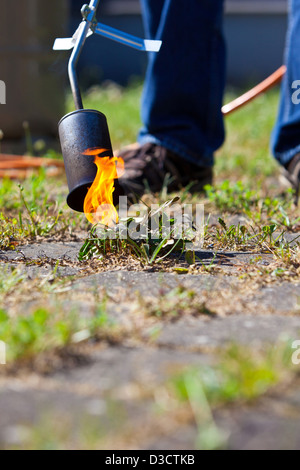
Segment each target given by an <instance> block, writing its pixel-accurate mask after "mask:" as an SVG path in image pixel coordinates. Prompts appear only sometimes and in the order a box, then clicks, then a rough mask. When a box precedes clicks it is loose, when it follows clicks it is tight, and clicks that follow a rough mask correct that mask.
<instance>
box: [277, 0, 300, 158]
mask: <svg viewBox="0 0 300 470" xmlns="http://www.w3.org/2000/svg"><path fill="white" fill-rule="evenodd" d="M285 55H286V58H285V60H286V65H287V74H286V76H285V77H284V80H283V83H282V88H281V98H280V107H279V114H278V120H277V123H276V125H275V128H274V131H273V134H272V141H271V147H272V151H273V154H274V156H275V158H276V159H277V160H278V161H279V162H280V163H281V164H282V165H284V166H287V165H288V163H289V162H290V160H291V159H292V158H293V157H294V156H295V155H296V153H298V152H300V104H294V103H293V96H294V97H296V98H298V101H299V96H300V94H299V92H298V93H297V96H296V95H295V92H296V91H297V90H295V89H294V88H293V87H292V85H293V83H294V81H296V80H300V0H290V12H289V28H288V33H287V44H286V54H285ZM298 88H299V83H298Z"/></svg>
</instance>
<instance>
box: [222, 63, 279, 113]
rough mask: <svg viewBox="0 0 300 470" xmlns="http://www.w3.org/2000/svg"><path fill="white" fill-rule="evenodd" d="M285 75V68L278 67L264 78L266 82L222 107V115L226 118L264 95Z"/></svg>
mask: <svg viewBox="0 0 300 470" xmlns="http://www.w3.org/2000/svg"><path fill="white" fill-rule="evenodd" d="M285 73H286V66H285V65H282V66H281V67H279V69H277V70H276V71H275V72H274V73H272V75H270V76H269V77H268V78H266V80H264V81H263V82H261V83H259V84H258V85H256V86H255V87H254V88H252V89H251V90H249V91H247V93H244V94H243V95H242V96H240V97H239V98H236V99H235V100H233V101H231V102H230V103H228V104H226V105H225V106H223V108H222V113H223V115H224V116H228V115H229V114H231V113H233V112H234V111H236V110H237V109H239V108H241V107H242V106H245V105H246V104H247V103H250V102H251V101H253V100H254V99H255V98H257V97H258V96H259V95H261V94H262V93H265V92H266V91H268V90H269V89H270V88H272V87H274V86H275V85H277V84H278V83H280V82H281V80H282V78H283V76H284V74H285Z"/></svg>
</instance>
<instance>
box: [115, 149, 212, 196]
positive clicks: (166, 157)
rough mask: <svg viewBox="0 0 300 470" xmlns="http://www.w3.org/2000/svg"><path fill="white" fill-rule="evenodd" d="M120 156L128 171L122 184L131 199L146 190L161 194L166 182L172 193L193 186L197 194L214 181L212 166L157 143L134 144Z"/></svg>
mask: <svg viewBox="0 0 300 470" xmlns="http://www.w3.org/2000/svg"><path fill="white" fill-rule="evenodd" d="M117 156H118V157H122V158H123V160H124V162H125V173H124V175H123V176H122V177H121V178H120V179H119V180H118V183H119V185H120V186H121V188H122V189H123V191H124V193H125V195H127V196H129V197H130V198H132V197H133V198H134V197H136V198H139V197H141V196H142V195H143V194H144V193H145V191H146V189H150V191H151V192H153V193H157V192H159V191H161V190H162V188H163V186H164V185H166V186H167V189H168V192H173V191H178V190H179V189H181V188H184V187H187V186H189V185H190V187H189V191H190V192H191V193H196V192H201V191H203V187H204V186H205V185H206V184H212V179H213V170H212V168H210V167H199V166H197V165H194V164H193V163H189V162H188V161H186V160H184V159H183V158H180V157H179V156H178V155H176V154H175V153H173V152H171V151H170V150H167V149H166V148H165V147H161V146H160V145H157V144H152V143H148V144H144V145H142V146H140V145H138V144H134V145H132V146H130V147H127V149H126V148H125V149H124V150H121V151H120V152H119V153H118V155H117ZM167 175H169V176H170V178H169V179H168V178H166V177H167Z"/></svg>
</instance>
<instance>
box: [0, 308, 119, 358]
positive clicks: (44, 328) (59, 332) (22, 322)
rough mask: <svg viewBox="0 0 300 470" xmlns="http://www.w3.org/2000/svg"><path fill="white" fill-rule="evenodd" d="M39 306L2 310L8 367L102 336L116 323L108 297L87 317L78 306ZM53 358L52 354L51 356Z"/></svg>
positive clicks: (1, 329) (0, 330)
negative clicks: (13, 313) (110, 315)
mask: <svg viewBox="0 0 300 470" xmlns="http://www.w3.org/2000/svg"><path fill="white" fill-rule="evenodd" d="M41 305H42V306H41V307H35V308H33V309H31V311H29V312H26V315H24V313H25V312H24V313H23V314H20V313H19V314H18V315H16V316H14V317H10V315H9V314H8V312H7V311H6V310H5V309H0V338H1V341H4V342H5V343H6V345H7V364H8V366H12V365H14V363H15V362H16V361H17V362H20V361H27V362H28V361H32V360H34V358H35V357H37V356H38V355H41V354H44V353H52V352H54V351H57V350H59V351H61V350H62V349H65V348H66V347H68V346H70V345H72V344H77V343H79V342H81V341H84V340H87V339H96V338H97V337H100V336H101V337H102V336H103V333H104V331H105V332H106V333H107V331H108V329H109V328H111V326H112V323H111V321H110V320H109V318H108V316H107V313H106V303H105V300H103V301H102V302H100V303H98V304H97V305H95V312H94V314H93V315H92V316H90V317H86V318H85V317H83V316H81V315H80V313H79V311H78V310H77V309H76V308H68V307H67V308H66V306H63V304H62V303H59V302H55V303H54V304H53V305H52V306H51V307H49V306H47V307H45V305H44V302H43V303H42V304H41ZM50 357H51V356H50Z"/></svg>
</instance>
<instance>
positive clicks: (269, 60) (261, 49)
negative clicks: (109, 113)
mask: <svg viewBox="0 0 300 470" xmlns="http://www.w3.org/2000/svg"><path fill="white" fill-rule="evenodd" d="M83 3H84V1H83V0H52V1H51V2H46V1H45V0H15V1H14V2H13V3H12V2H11V1H9V0H0V4H1V17H0V80H3V81H4V82H5V83H6V94H7V96H6V103H7V104H6V105H0V130H2V132H3V135H4V138H3V140H2V144H1V151H2V152H9V151H17V150H18V151H20V152H22V151H23V152H24V151H25V148H24V142H25V140H26V139H25V134H26V129H27V131H28V125H29V129H30V132H31V135H32V137H33V138H34V139H39V138H43V139H45V141H46V142H47V145H52V146H56V145H57V123H58V121H59V119H60V118H61V117H62V116H63V115H64V114H65V110H66V105H65V95H66V92H67V91H68V89H69V88H68V79H67V61H68V58H69V55H70V53H69V52H53V51H52V45H53V42H54V40H55V38H56V37H67V36H72V35H73V33H74V31H75V29H76V28H77V26H78V24H79V22H80V21H81V14H80V10H81V6H82V4H83ZM97 16H98V20H99V21H101V22H103V23H106V24H108V25H111V26H114V27H116V28H119V29H122V30H124V31H128V32H130V33H132V34H136V35H139V36H143V34H144V33H143V23H142V17H141V10H140V3H139V0H126V1H125V0H102V1H101V3H100V6H99V11H98V15H97ZM286 26H287V0H226V15H225V35H226V40H227V45H228V86H229V87H238V88H241V89H244V88H246V87H248V86H251V85H252V84H254V83H257V82H258V81H260V80H262V79H264V78H265V77H266V76H268V75H269V74H271V73H272V72H273V71H274V70H275V69H276V68H278V67H279V66H280V65H281V64H282V62H283V51H284V41H285V33H286ZM146 64H147V57H146V54H143V53H140V52H138V51H135V50H133V49H130V48H128V47H124V46H122V45H120V44H116V43H114V42H113V41H110V40H107V39H105V38H100V37H99V36H94V37H91V38H89V39H88V40H87V43H86V46H85V48H84V51H83V54H82V56H81V59H80V62H79V65H78V73H79V77H80V83H81V86H82V91H84V90H86V89H88V88H89V87H91V86H93V85H99V84H102V83H103V82H105V81H107V80H110V81H114V82H116V83H118V84H119V85H122V86H126V85H127V84H128V83H130V82H131V81H132V80H133V79H134V78H139V79H140V80H142V78H143V75H144V72H145V69H146ZM24 122H25V128H24ZM26 123H28V125H27V124H26ZM0 135H1V132H0Z"/></svg>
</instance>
